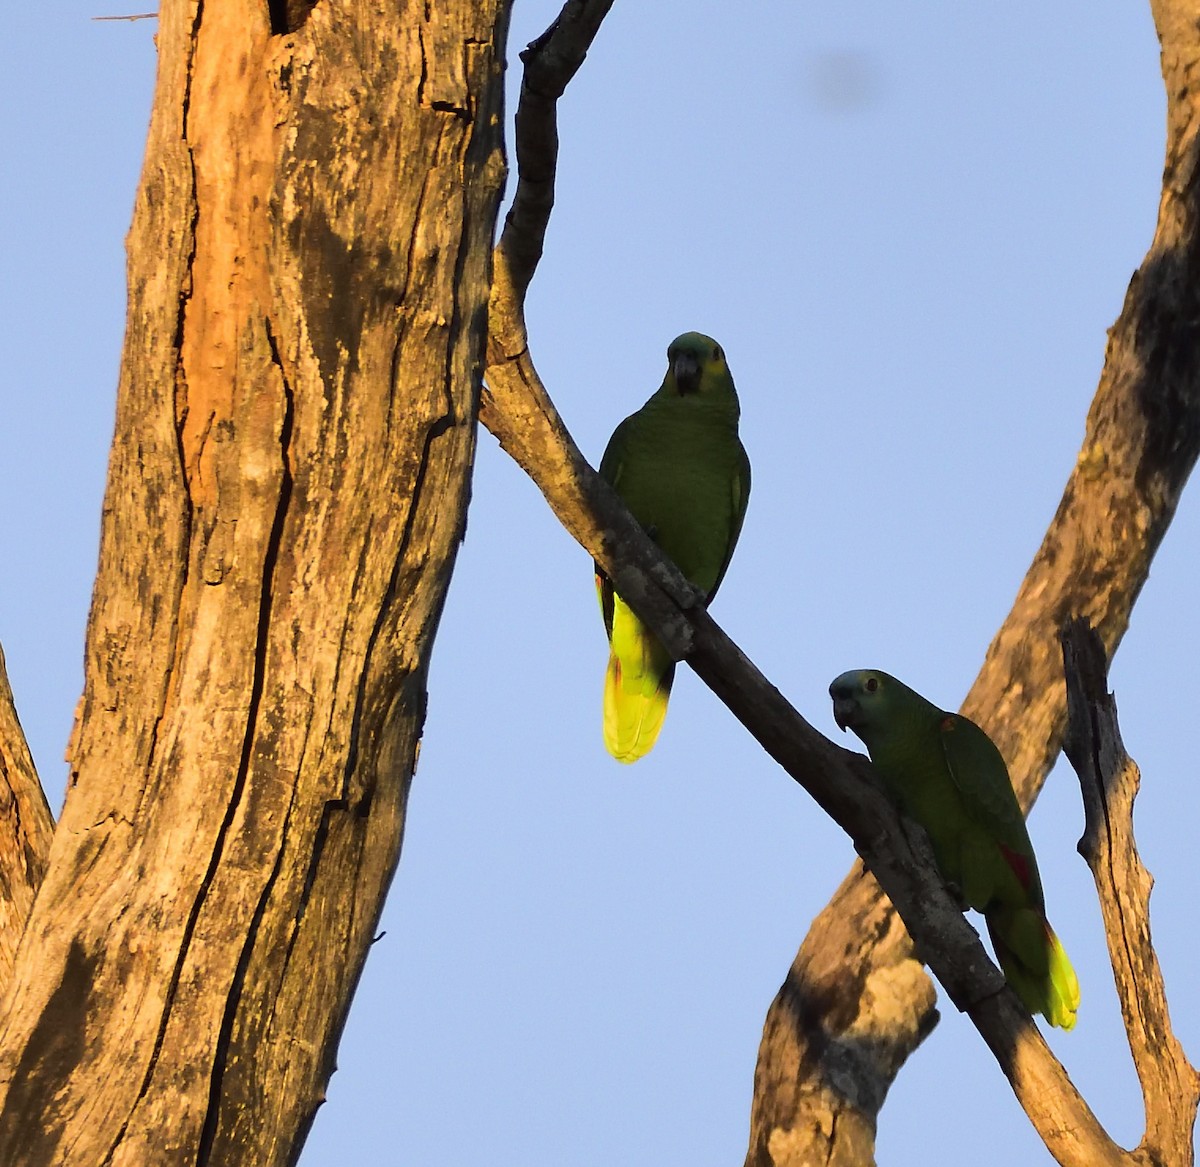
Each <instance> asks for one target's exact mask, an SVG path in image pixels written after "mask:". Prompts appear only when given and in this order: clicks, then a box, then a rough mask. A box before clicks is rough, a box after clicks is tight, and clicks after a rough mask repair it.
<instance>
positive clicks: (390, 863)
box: [0, 0, 508, 1167]
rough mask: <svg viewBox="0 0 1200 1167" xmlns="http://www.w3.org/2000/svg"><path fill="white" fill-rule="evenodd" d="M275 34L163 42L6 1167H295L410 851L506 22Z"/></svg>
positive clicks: (192, 13) (446, 14)
mask: <svg viewBox="0 0 1200 1167" xmlns="http://www.w3.org/2000/svg"><path fill="white" fill-rule="evenodd" d="M310 8H311V10H310ZM269 9H270V10H269V11H268V6H265V5H263V4H261V3H260V2H259V0H223V2H222V3H220V4H216V3H206V2H204V0H199V2H198V3H197V2H192V3H188V2H186V0H164V4H163V6H162V11H161V14H160V31H159V50H160V54H161V55H160V65H159V75H158V82H157V91H156V96H155V105H154V113H153V118H152V123H151V128H150V137H149V142H148V145H147V154H146V162H145V168H144V171H143V175H142V183H141V187H140V190H139V192H138V198H137V204H136V208H135V213H134V223H133V228H132V231H131V234H130V252H129V265H128V275H129V315H128V325H127V334H126V345H125V354H124V361H123V365H122V371H121V382H120V389H119V394H118V404H117V426H116V436H115V439H114V444H113V449H112V455H111V459H110V464H109V479H108V487H107V491H106V496H105V506H104V523H103V531H102V537H101V555H100V570H99V575H98V577H97V582H96V589H95V594H94V598H93V605H92V611H91V617H90V621H89V627H88V639H87V672H86V683H85V692H84V700H83V704H82V709H81V713H80V719H79V722H78V724H77V727H76V732H75V734H74V740H73V746H72V775H71V786H70V790H69V793H68V798H67V803H66V807H65V810H64V813H63V820H62V823H61V825H60V829H59V831H58V833H57V836H56V837H55V842H54V846H53V850H52V854H51V861H50V866H49V870H48V871H47V873H46V877H45V882H44V884H43V888H42V892H41V894H40V895H39V898H38V900H37V903H36V906H35V909H34V912H33V915H32V916H31V918H30V920H29V924H28V929H27V936H26V940H25V943H24V947H23V948H22V951H21V955H20V960H19V962H18V964H17V967H16V970H15V972H14V981H13V991H12V995H11V997H10V999H9V1009H8V1013H7V1016H6V1018H5V1027H4V1030H3V1032H2V1033H0V1163H4V1164H5V1165H6V1167H33V1165H35V1164H36V1165H39V1167H40V1165H49V1164H58V1163H65V1162H68V1161H69V1162H70V1163H71V1164H96V1165H97V1167H99V1165H100V1164H104V1165H106V1167H107V1165H112V1167H122V1165H128V1164H139V1165H140V1164H148V1163H164V1164H166V1163H171V1164H175V1163H180V1162H188V1163H196V1164H200V1165H203V1164H233V1163H237V1164H250V1163H253V1164H255V1165H256V1167H259V1165H262V1167H268V1165H274V1164H283V1163H289V1162H294V1161H295V1158H296V1156H297V1155H298V1154H299V1148H300V1145H301V1144H302V1142H303V1137H304V1134H305V1132H306V1131H307V1128H308V1124H309V1123H310V1122H311V1120H312V1116H313V1114H314V1113H315V1110H316V1108H317V1106H318V1105H319V1104H320V1102H321V1100H322V1097H323V1093H324V1087H325V1083H326V1081H327V1080H328V1077H329V1075H330V1073H331V1072H332V1069H333V1053H334V1048H335V1046H336V1041H337V1038H338V1035H339V1033H340V1030H341V1026H342V1023H343V1021H344V1018H345V1014H346V1010H347V1008H348V1004H349V1000H350V996H351V994H352V992H353V989H354V986H355V983H356V981H357V978H358V975H359V972H360V970H361V967H362V963H363V960H364V959H365V954H366V951H367V948H368V946H369V943H370V940H371V937H372V935H373V933H374V930H375V924H376V921H377V918H378V914H379V910H380V907H381V904H382V898H383V894H384V892H385V890H386V888H387V885H388V882H389V880H390V878H391V875H392V872H393V870H394V867H395V863H396V860H397V858H398V855H399V847H400V839H401V834H402V830H403V823H404V812H405V804H406V798H407V792H408V786H409V781H410V779H411V776H412V773H413V768H414V765H415V759H416V748H417V742H418V739H419V737H420V732H421V726H422V723H423V720H424V712H425V675H426V666H427V660H428V652H429V649H430V646H431V643H432V640H433V635H434V631H435V629H436V625H437V620H438V617H439V615H440V612H441V607H442V602H443V599H444V595H445V587H446V584H447V582H448V580H449V576H450V572H451V569H452V567H453V561H454V555H455V551H456V548H457V545H458V542H459V539H460V536H461V532H462V525H463V521H464V515H465V508H466V500H467V486H468V480H469V474H470V468H471V462H472V457H473V452H474V433H475V416H476V408H477V395H478V382H479V370H480V367H481V362H482V349H483V342H484V323H485V310H486V303H487V295H488V286H489V278H490V270H489V269H490V255H489V252H490V245H491V239H492V234H493V229H494V225H495V218H496V211H497V206H498V200H499V195H500V191H501V187H502V185H503V180H504V161H503V155H502V70H503V50H504V39H505V35H506V32H507V17H508V3H507V0H483V2H480V0H447V2H446V3H442V4H439V5H437V6H436V12H435V10H434V7H431V6H428V5H426V4H424V3H421V2H416V0H400V2H398V3H397V4H395V5H391V6H387V7H385V8H380V6H378V5H374V4H371V3H367V2H365V0H344V2H339V3H337V4H327V3H317V4H316V5H315V6H309V5H306V4H304V3H299V4H297V3H289V4H282V3H281V4H272V5H271V6H269ZM285 28H286V29H287V30H290V31H288V32H287V34H286V35H273V34H277V33H279V32H281V31H282V30H284V29H285Z"/></svg>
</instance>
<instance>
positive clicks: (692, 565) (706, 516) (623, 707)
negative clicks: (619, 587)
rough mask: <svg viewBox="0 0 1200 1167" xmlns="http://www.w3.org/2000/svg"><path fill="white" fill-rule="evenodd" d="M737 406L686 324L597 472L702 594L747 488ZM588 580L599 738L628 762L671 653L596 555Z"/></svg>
mask: <svg viewBox="0 0 1200 1167" xmlns="http://www.w3.org/2000/svg"><path fill="white" fill-rule="evenodd" d="M739 414H740V409H739V406H738V398H737V392H736V391H735V389H734V387H733V377H732V376H731V375H730V373H729V366H728V365H727V364H726V363H725V353H724V352H723V351H722V349H721V346H720V345H719V344H717V342H716V341H715V340H713V339H712V337H710V336H704V335H702V334H701V333H699V332H685V333H684V334H683V335H682V336H678V337H676V338H675V339H674V340H673V341H672V342H671V345H670V347H669V348H668V349H667V375H666V376H665V377H664V378H663V383H662V385H661V386H660V387H659V389H658V391H657V392H656V393H655V394H654V395H653V396H652V397H651V398H650V400H649V401H647V402H646V404H645V405H643V406H642V408H641V409H639V410H638V411H637V413H634V414H631V415H630V416H629V417H627V418H626V419H625V420H624V421H623V422H621V424H620V425H619V426H617V428H616V430H615V431H614V432H613V435H612V437H611V438H610V439H609V442H608V447H607V448H606V449H605V451H604V457H603V458H602V459H601V460H600V475H601V477H602V478H604V479H605V481H607V482H608V483H609V484H610V485H611V486H612V487H613V489H614V490H616V492H617V494H619V495H620V496H621V498H622V499H623V500H624V502H625V505H626V506H627V507H628V508H629V510H630V511H631V513H632V514H633V517H634V518H635V519H637V521H638V522H639V523H640V524H641V525H642V527H643V528H644V529H645V531H646V532H647V534H648V535H649V536H650V538H651V539H653V540H654V541H655V542H656V543H657V544H658V545H659V547H661V548H662V550H663V551H664V552H665V553H666V555H667V556H668V557H669V558H670V559H671V560H673V561H674V563H675V565H676V567H678V568H679V570H680V571H681V572H682V573H683V574H684V575H685V576H686V577H687V578H688V579H689V580H690V581H691V582H692V583H693V584H695V586H696V587H698V588H699V589H700V590H701V591H702V592H703V593H704V595H705V598H706V602H707V601H710V600H711V599H712V598H713V596H715V595H716V593H717V588H718V587H719V586H720V584H721V580H722V578H723V577H724V575H725V569H726V568H727V567H728V566H729V558H730V556H731V555H732V554H733V548H734V544H735V543H737V538H738V534H739V533H740V532H741V529H742V518H743V517H744V515H745V513H746V500H747V499H748V498H749V497H750V462H749V459H748V458H747V457H746V451H745V450H744V449H743V448H742V443H741V441H740V440H739V438H738V417H739ZM596 590H597V592H598V593H599V596H600V609H601V611H602V613H603V615H604V627H605V630H606V631H607V632H608V641H609V648H610V652H609V658H608V671H607V673H606V674H605V678H604V744H605V745H606V746H607V747H608V752H609V753H610V754H612V756H613V757H614V758H616V759H617V761H619V762H636V761H637V759H638V758H640V757H642V756H644V755H645V754H647V753H648V752H649V751H650V748H651V747H652V746H653V745H654V741H655V739H656V738H657V737H658V731H659V730H660V729H661V728H662V722H663V717H664V716H665V715H666V712H667V699H668V697H669V696H670V693H671V682H672V680H673V679H674V677H675V662H674V661H673V660H672V659H671V656H670V654H669V653H668V652H667V650H666V649H665V648H664V647H663V645H662V643H661V642H660V641H659V639H658V637H656V636H655V635H654V633H653V632H651V631H650V629H649V628H647V627H646V626H645V625H644V624H643V623H642V622H641V621H640V620H639V619H638V618H637V617H636V616H635V615H634V614H633V612H632V610H631V609H630V608H629V607H628V606H627V605H626V604H625V602H624V601H623V600H622V599H621V597H620V596H619V595H617V594H616V592H615V591H614V590H613V585H612V582H611V581H610V580H609V578H608V577H607V576H606V575H605V574H604V572H603V571H601V569H600V567H599V565H597V567H596Z"/></svg>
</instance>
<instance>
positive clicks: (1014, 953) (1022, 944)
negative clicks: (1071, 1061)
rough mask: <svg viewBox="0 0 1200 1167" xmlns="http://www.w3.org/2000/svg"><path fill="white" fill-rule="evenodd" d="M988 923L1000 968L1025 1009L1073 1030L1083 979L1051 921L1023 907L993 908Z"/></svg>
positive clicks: (1060, 1026)
mask: <svg viewBox="0 0 1200 1167" xmlns="http://www.w3.org/2000/svg"><path fill="white" fill-rule="evenodd" d="M987 924H988V932H989V933H990V934H991V937H992V946H993V947H994V948H995V950H996V958H997V959H998V960H999V961H1000V967H1001V968H1002V969H1003V970H1004V975H1005V977H1006V978H1007V979H1008V983H1009V984H1010V985H1011V986H1012V987H1013V989H1014V991H1015V992H1016V994H1017V996H1018V997H1020V998H1021V1000H1022V1002H1024V1004H1025V1008H1026V1009H1028V1010H1029V1012H1030V1013H1041V1014H1043V1015H1044V1016H1045V1018H1046V1020H1047V1021H1048V1022H1049V1023H1050V1024H1051V1025H1057V1026H1058V1027H1059V1028H1060V1029H1074V1028H1075V1015H1076V1013H1077V1012H1078V1011H1079V978H1078V977H1076V975H1075V969H1074V968H1073V967H1072V966H1071V961H1070V960H1069V959H1068V957H1067V951H1066V949H1065V948H1063V946H1062V941H1061V940H1059V938H1058V937H1057V936H1056V935H1055V934H1054V929H1053V928H1051V927H1050V924H1049V921H1047V920H1046V918H1045V917H1044V916H1043V915H1042V914H1041V913H1040V912H1039V911H1037V910H1036V909H1034V908H1020V909H1017V910H1015V911H1014V910H1009V911H1005V912H996V913H991V914H989V915H988V916H987Z"/></svg>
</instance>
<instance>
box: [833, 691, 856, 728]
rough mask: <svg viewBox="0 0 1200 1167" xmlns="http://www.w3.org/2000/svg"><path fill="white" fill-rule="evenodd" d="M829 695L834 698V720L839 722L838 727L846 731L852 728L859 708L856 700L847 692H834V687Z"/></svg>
mask: <svg viewBox="0 0 1200 1167" xmlns="http://www.w3.org/2000/svg"><path fill="white" fill-rule="evenodd" d="M829 695H830V697H832V698H833V720H834V721H835V722H837V727H838V729H840V730H841V731H842V733H845V732H846V730H848V729H849V728H850V725H851V723H852V718H853V716H854V711H855V709H856V708H857V705H856V703H855V700H854V698H853V697H850V696H847V695H846V694H845V693H840V692H834V690H833V689H830V690H829Z"/></svg>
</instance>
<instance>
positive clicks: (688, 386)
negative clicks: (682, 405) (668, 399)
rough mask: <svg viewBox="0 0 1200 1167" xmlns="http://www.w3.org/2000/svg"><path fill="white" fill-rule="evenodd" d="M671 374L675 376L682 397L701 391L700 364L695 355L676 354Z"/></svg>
mask: <svg viewBox="0 0 1200 1167" xmlns="http://www.w3.org/2000/svg"><path fill="white" fill-rule="evenodd" d="M671 372H672V373H674V374H675V385H676V387H677V388H678V389H679V395H680V396H681V397H682V396H686V395H687V394H688V393H696V392H697V391H698V390H699V389H700V362H699V361H698V360H696V354H695V353H687V352H684V353H676V355H675V360H674V362H673V363H672V365H671Z"/></svg>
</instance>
